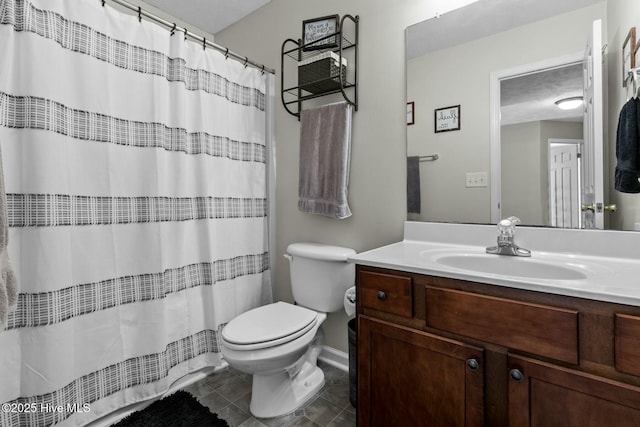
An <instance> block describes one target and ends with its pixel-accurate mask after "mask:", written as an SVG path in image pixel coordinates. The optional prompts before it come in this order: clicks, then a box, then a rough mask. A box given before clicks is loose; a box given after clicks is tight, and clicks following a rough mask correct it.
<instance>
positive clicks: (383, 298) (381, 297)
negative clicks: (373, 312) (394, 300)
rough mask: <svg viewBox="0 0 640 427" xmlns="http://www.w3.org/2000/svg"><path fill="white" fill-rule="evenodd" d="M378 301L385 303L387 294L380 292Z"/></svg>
mask: <svg viewBox="0 0 640 427" xmlns="http://www.w3.org/2000/svg"><path fill="white" fill-rule="evenodd" d="M378 299H379V300H380V301H384V300H386V299H387V294H385V293H384V291H378Z"/></svg>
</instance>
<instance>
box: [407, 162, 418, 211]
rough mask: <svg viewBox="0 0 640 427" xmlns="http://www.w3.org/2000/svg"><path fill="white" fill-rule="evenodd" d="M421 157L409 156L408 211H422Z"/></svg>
mask: <svg viewBox="0 0 640 427" xmlns="http://www.w3.org/2000/svg"><path fill="white" fill-rule="evenodd" d="M420 203H421V201H420V157H419V156H409V157H407V212H408V213H418V214H419V213H420Z"/></svg>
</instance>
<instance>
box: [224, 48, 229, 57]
mask: <svg viewBox="0 0 640 427" xmlns="http://www.w3.org/2000/svg"><path fill="white" fill-rule="evenodd" d="M224 59H229V48H227V51H226V52H225V53H224Z"/></svg>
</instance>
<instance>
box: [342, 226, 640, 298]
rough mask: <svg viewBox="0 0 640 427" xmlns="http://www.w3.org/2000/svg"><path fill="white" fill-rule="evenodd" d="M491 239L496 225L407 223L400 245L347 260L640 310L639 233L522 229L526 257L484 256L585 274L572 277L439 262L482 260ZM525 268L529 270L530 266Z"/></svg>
mask: <svg viewBox="0 0 640 427" xmlns="http://www.w3.org/2000/svg"><path fill="white" fill-rule="evenodd" d="M577 233H581V234H577ZM519 234H520V235H521V236H519ZM584 234H586V237H585V236H584ZM496 236H497V229H496V228H495V226H484V225H461V224H438V223H410V222H407V223H406V224H405V236H404V240H403V241H401V242H398V243H394V244H391V245H388V246H383V247H381V248H377V249H373V250H370V251H367V252H362V253H359V254H356V255H353V256H350V257H349V261H351V262H354V263H357V264H362V265H368V266H372V267H381V268H387V269H392V270H399V271H407V272H411V273H419V274H426V275H432V276H440V277H448V278H452V279H460V280H468V281H473V282H480V283H487V284H492V285H499V286H506V287H511V288H517V289H525V290H531V291H540V292H547V293H552V294H558V295H566V296H573V297H579V298H587V299H592V300H598V301H607V302H613V303H620V304H628V305H634V306H640V258H639V257H640V233H632V232H629V233H625V232H598V231H585V230H550V229H536V228H527V227H521V228H519V229H517V231H516V239H515V240H516V243H518V244H519V245H520V246H522V247H524V248H526V249H530V250H531V257H530V258H521V257H510V256H505V255H488V254H487V255H486V257H489V258H492V257H500V258H501V259H500V260H498V261H499V262H500V263H503V262H504V263H513V262H516V263H527V262H528V263H534V264H535V263H538V264H536V265H540V266H542V267H541V268H544V267H545V266H553V267H554V268H555V267H557V268H560V269H564V268H567V269H570V270H571V271H578V272H580V273H581V274H583V275H584V277H581V278H577V279H562V280H559V279H557V278H553V279H547V278H540V277H520V276H517V275H512V274H496V273H493V272H479V271H476V270H473V269H466V268H459V267H452V266H449V265H445V264H443V263H442V262H439V260H438V259H439V258H440V259H442V257H443V256H449V255H454V256H458V255H462V256H471V257H474V258H476V259H482V257H484V256H485V248H486V246H493V245H495V238H496ZM518 237H522V239H521V240H522V241H523V242H527V243H529V245H526V244H524V243H521V242H520V241H519V239H518ZM576 240H578V242H577V243H576ZM479 242H486V243H484V244H478V243H479ZM550 249H552V250H550ZM488 261H491V262H495V261H496V260H494V259H488ZM525 267H531V264H529V265H526V266H525ZM534 270H535V268H534ZM529 271H531V269H529ZM528 275H529V276H536V274H530V273H528Z"/></svg>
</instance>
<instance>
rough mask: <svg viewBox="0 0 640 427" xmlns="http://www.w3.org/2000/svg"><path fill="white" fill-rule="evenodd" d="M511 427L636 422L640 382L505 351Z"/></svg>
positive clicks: (629, 426) (634, 425)
mask: <svg viewBox="0 0 640 427" xmlns="http://www.w3.org/2000/svg"><path fill="white" fill-rule="evenodd" d="M508 364H509V369H510V372H509V376H510V378H509V426H510V427H525V426H526V427H556V426H562V427H602V426H615V427H638V426H640V388H638V387H634V386H631V385H628V384H624V383H621V382H617V381H613V380H609V379H606V378H602V377H598V376H595V375H591V374H587V373H584V372H579V371H575V370H571V369H567V368H562V367H560V366H556V365H552V364H549V363H544V362H540V361H537V360H534V359H529V358H526V357H520V356H514V355H509V361H508Z"/></svg>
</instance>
